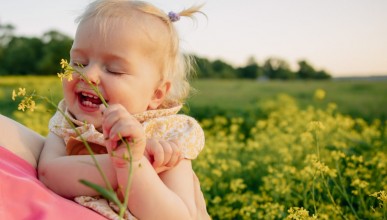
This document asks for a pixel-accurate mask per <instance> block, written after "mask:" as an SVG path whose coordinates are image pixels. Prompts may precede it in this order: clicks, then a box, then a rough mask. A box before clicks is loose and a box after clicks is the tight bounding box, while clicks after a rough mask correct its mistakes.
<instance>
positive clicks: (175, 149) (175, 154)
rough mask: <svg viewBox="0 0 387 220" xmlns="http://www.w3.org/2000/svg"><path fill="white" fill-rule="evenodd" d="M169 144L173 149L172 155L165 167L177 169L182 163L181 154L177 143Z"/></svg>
mask: <svg viewBox="0 0 387 220" xmlns="http://www.w3.org/2000/svg"><path fill="white" fill-rule="evenodd" d="M168 143H169V145H170V147H171V150H172V153H171V157H170V159H169V161H168V162H167V163H166V164H165V166H167V167H175V166H176V165H177V164H178V163H179V161H180V160H179V158H180V155H181V152H180V149H179V147H178V146H177V144H176V143H174V142H168Z"/></svg>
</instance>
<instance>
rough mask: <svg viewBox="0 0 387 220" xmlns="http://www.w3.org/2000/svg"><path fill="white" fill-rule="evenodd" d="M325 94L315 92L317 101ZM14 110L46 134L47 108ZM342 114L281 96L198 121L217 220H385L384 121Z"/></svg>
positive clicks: (6, 95)
mask: <svg viewBox="0 0 387 220" xmlns="http://www.w3.org/2000/svg"><path fill="white" fill-rule="evenodd" d="M15 85H16V84H9V85H8V86H9V87H2V88H1V89H0V98H1V99H9V100H11V93H12V92H11V89H10V88H11V87H12V89H15ZM26 85H28V87H29V88H31V87H33V88H34V86H36V88H37V90H39V88H38V87H39V86H38V85H39V83H37V84H36V85H34V84H33V83H31V84H28V83H27V84H26ZM58 89H60V88H58ZM58 89H57V90H54V92H52V91H51V94H52V93H54V94H55V95H54V100H57V99H58V97H57V96H60V92H58ZM326 93H329V92H327V91H325V90H315V93H314V98H315V99H316V100H323V99H324V98H325V96H326ZM312 96H313V94H312ZM16 109H17V107H16V105H15V108H14V110H15V111H13V112H12V113H10V114H9V115H8V116H11V117H13V118H15V119H16V120H18V121H20V122H21V123H23V124H25V125H27V126H29V127H30V128H32V129H34V130H36V131H38V132H40V133H42V134H46V133H47V122H48V120H49V118H50V117H51V115H52V110H50V111H48V110H49V109H47V106H45V105H44V104H39V103H37V105H36V109H35V111H34V112H29V111H26V112H20V111H17V110H16ZM193 109H194V108H193ZM338 109H339V107H338V106H337V105H336V104H334V103H328V104H326V105H324V106H321V105H319V106H315V105H309V106H307V107H304V106H303V107H300V105H299V103H298V100H297V99H296V98H294V97H293V96H289V95H278V96H276V98H274V99H266V100H262V101H260V102H259V107H257V109H256V112H259V117H257V116H254V115H250V116H249V115H246V116H245V117H226V116H212V117H208V118H202V119H200V123H201V125H202V127H203V128H204V131H205V135H206V147H205V148H204V150H203V152H202V153H201V154H200V155H199V158H198V159H197V160H195V161H194V162H193V165H194V170H195V171H196V173H197V175H198V177H199V179H200V181H201V187H202V190H203V192H204V194H205V198H206V201H207V207H208V211H209V213H210V215H211V216H212V218H213V219H387V129H386V128H387V121H384V120H381V119H374V120H372V121H371V122H370V121H366V120H364V119H363V118H361V117H352V116H349V115H346V114H343V113H341V112H340V111H339V110H338ZM253 113H254V109H252V111H250V114H253Z"/></svg>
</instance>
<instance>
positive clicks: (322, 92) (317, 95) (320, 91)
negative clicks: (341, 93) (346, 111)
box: [314, 89, 326, 100]
mask: <svg viewBox="0 0 387 220" xmlns="http://www.w3.org/2000/svg"><path fill="white" fill-rule="evenodd" d="M325 95H326V92H325V90H323V89H317V90H316V91H315V92H314V99H316V100H323V99H324V98H325Z"/></svg>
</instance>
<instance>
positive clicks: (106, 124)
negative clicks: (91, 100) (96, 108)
mask: <svg viewBox="0 0 387 220" xmlns="http://www.w3.org/2000/svg"><path fill="white" fill-rule="evenodd" d="M103 112H104V114H103V116H102V118H103V120H102V129H103V133H104V134H109V133H110V129H111V127H112V126H113V125H114V124H115V123H116V122H117V121H119V120H121V119H123V118H125V117H129V115H130V114H129V113H128V112H127V111H126V110H125V109H124V108H123V107H120V106H119V105H112V106H109V108H106V109H105V110H104V111H103Z"/></svg>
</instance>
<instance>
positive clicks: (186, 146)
mask: <svg viewBox="0 0 387 220" xmlns="http://www.w3.org/2000/svg"><path fill="white" fill-rule="evenodd" d="M144 129H145V133H146V135H147V138H155V139H163V140H166V141H174V142H176V143H177V144H178V145H179V147H180V149H181V150H182V153H183V155H184V157H185V158H186V159H195V158H196V157H197V156H198V155H199V153H200V152H201V151H202V149H203V148H204V142H205V138H204V132H203V129H202V127H201V126H200V124H199V122H198V121H196V119H194V118H193V117H191V116H188V115H184V114H174V115H168V116H163V117H158V118H154V119H151V120H148V121H147V122H145V123H144Z"/></svg>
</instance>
